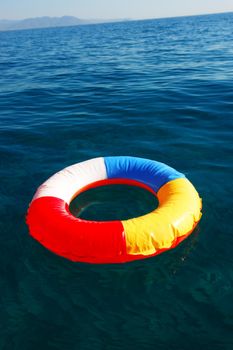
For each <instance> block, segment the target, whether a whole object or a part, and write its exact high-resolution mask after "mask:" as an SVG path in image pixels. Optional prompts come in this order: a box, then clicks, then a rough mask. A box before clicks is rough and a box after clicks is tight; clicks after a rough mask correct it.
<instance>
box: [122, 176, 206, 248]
mask: <svg viewBox="0 0 233 350" xmlns="http://www.w3.org/2000/svg"><path fill="white" fill-rule="evenodd" d="M157 197H158V201H159V206H158V208H157V209H155V210H154V211H152V212H151V213H149V214H146V215H143V216H140V217H137V218H134V219H129V220H123V221H122V224H123V226H124V231H125V238H126V249H127V253H128V254H132V255H140V254H142V255H151V254H155V253H156V251H157V250H160V249H164V248H170V247H171V246H172V244H173V242H174V241H175V239H176V238H178V237H181V236H184V235H186V234H187V233H189V232H190V231H192V229H193V228H194V227H195V225H196V224H197V222H198V221H199V220H200V218H201V207H202V204H201V199H200V197H199V195H198V193H197V191H196V190H195V188H194V186H193V185H192V184H191V182H190V181H188V180H187V179H186V178H179V179H176V180H172V181H170V182H168V183H166V184H165V185H163V186H162V187H161V188H160V189H159V191H158V193H157Z"/></svg>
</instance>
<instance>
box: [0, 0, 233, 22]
mask: <svg viewBox="0 0 233 350" xmlns="http://www.w3.org/2000/svg"><path fill="white" fill-rule="evenodd" d="M229 11H233V0H0V18H1V19H19V18H20V19H21V18H26V17H39V16H63V15H71V16H76V17H79V18H101V19H102V18H107V19H110V18H134V19H136V18H138V19H139V18H142V19H143V18H158V17H171V16H183V15H192V14H204V13H215V12H229Z"/></svg>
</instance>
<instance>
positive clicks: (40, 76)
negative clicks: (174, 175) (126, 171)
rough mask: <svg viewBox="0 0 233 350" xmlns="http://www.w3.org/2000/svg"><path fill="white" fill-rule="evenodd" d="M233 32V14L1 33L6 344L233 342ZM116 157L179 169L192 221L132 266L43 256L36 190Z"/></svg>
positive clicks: (175, 347) (184, 348) (123, 201)
mask: <svg viewBox="0 0 233 350" xmlns="http://www.w3.org/2000/svg"><path fill="white" fill-rule="evenodd" d="M232 38H233V14H221V15H211V16H199V17H186V18H185V17H184V18H173V19H161V20H147V21H135V22H125V23H113V24H99V25H87V26H77V27H70V28H55V29H38V30H25V31H14V32H1V33H0V72H1V74H0V179H1V185H0V234H1V245H0V250H1V253H0V290H1V292H0V310H1V311H0V349H1V350H18V349H20V350H21V349H22V350H31V349H35V350H37V349H44V350H55V349H57V350H58V349H59V350H61V349H62V350H68V349H69V350H76V349H77V350H87V349H88V350H89V349H95V350H99V349H101V350H102V349H103V350H104V349H108V350H110V349H111V350H117V349H123V350H130V349H134V350H135V349H139V350H151V349H158V350H162V349H163V350H165V349H166V350H167V349H169V350H188V349H192V350H199V349H205V350H230V349H232V348H233V332H232V331H233V303H232V300H233V298H232V297H233V285H232V283H233V269H232V267H233V240H232V218H233V211H232V170H233V169H232V168H233V142H232V141H233V140H232V127H233V119H232V117H233V45H232ZM110 155H131V156H139V157H144V158H149V159H155V160H158V161H162V162H164V163H167V164H169V165H170V166H172V167H174V168H176V169H177V170H179V171H181V172H183V173H185V174H186V176H187V177H188V178H189V179H190V180H191V181H192V182H193V184H194V185H195V187H196V188H197V190H198V191H199V193H200V195H201V197H202V198H203V218H202V220H201V222H200V224H199V226H198V227H197V229H196V230H195V232H194V233H193V234H192V235H191V236H190V237H189V238H188V239H187V240H185V241H184V242H183V243H182V244H181V245H179V246H178V247H177V248H176V249H174V250H171V251H169V252H167V253H164V254H162V255H159V256H156V257H154V258H151V259H147V260H143V261H137V262H133V263H129V264H123V265H88V264H81V263H72V262H70V261H68V260H65V259H63V258H61V257H58V256H56V255H54V254H52V253H50V252H49V251H47V250H46V249H45V248H43V247H42V246H40V245H39V244H38V243H37V242H36V241H34V240H33V239H32V238H31V237H30V236H29V235H28V229H27V226H26V224H25V213H26V211H27V207H28V205H29V202H30V200H31V198H32V196H33V194H34V192H35V190H36V188H37V187H38V186H39V185H40V184H41V183H42V182H43V181H45V180H46V179H47V178H48V177H49V176H51V175H52V174H53V173H55V172H57V171H58V170H60V169H63V168H64V167H65V166H68V165H71V164H73V163H76V162H80V161H83V160H86V159H89V158H93V157H98V156H110ZM135 191H136V190H135ZM87 197H88V198H86V200H87V199H88V201H89V202H88V203H90V202H91V203H92V202H93V203H92V204H93V205H92V209H94V214H93V211H92V214H90V213H89V214H90V215H97V216H102V217H105V218H106V217H108V215H113V214H114V215H115V216H116V218H119V216H121V215H123V214H124V215H125V214H127V215H128V216H134V215H135V213H136V211H137V215H138V211H139V212H140V211H142V212H143V211H146V210H147V209H149V207H150V205H152V203H151V198H149V197H148V196H147V194H145V193H141V192H137V193H136V192H134V191H132V189H131V190H130V189H128V190H124V189H122V188H121V189H118V191H116V189H112V192H111V190H110V191H109V189H108V192H106V191H105V190H104V189H99V190H97V191H96V192H93V193H92V194H91V193H89V194H87ZM84 202H85V200H84ZM103 203H105V204H106V203H108V204H107V205H104V204H103ZM76 205H78V204H76ZM110 208H112V211H111V209H110ZM76 209H77V208H76ZM84 209H85V208H84ZM87 209H88V208H87ZM88 210H90V208H89V209H88ZM109 210H110V213H109Z"/></svg>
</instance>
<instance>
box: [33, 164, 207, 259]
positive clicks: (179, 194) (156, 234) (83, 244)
mask: <svg viewBox="0 0 233 350" xmlns="http://www.w3.org/2000/svg"><path fill="white" fill-rule="evenodd" d="M106 184H130V185H134V186H139V187H143V188H145V189H147V190H149V191H151V192H152V193H153V194H154V195H156V196H157V198H158V201H159V206H158V208H156V209H155V210H153V211H152V212H151V213H148V214H146V215H143V216H140V217H136V218H132V219H129V220H122V221H102V222H101V221H100V222H97V221H86V220H81V219H79V218H76V217H74V216H73V215H72V214H71V213H70V211H69V204H70V202H71V201H72V199H73V198H74V197H75V196H77V195H78V194H79V193H81V192H83V191H85V190H87V189H89V188H93V187H97V186H101V185H106ZM200 218H201V199H200V198H199V195H198V193H197V192H196V190H195V188H194V187H193V185H192V184H191V183H190V182H189V181H188V180H187V179H186V177H185V175H183V174H182V173H180V172H178V171H176V170H175V169H173V168H171V167H169V166H167V165H165V164H163V163H160V162H156V161H153V160H148V159H143V158H134V157H105V158H95V159H91V160H87V161H85V162H82V163H77V164H75V165H72V166H69V167H67V168H65V169H64V170H62V171H60V172H58V173H56V174H55V175H53V176H52V177H50V178H49V179H48V180H47V181H46V182H45V183H43V184H42V185H41V186H40V187H39V188H38V190H37V192H36V194H35V195H34V197H33V199H32V202H31V204H30V206H29V209H28V214H27V224H28V226H29V231H30V234H31V235H32V236H33V237H34V238H35V239H36V240H38V241H39V242H40V243H41V244H42V245H43V246H45V247H46V248H48V249H49V250H51V251H52V252H54V253H56V254H58V255H60V256H63V257H65V258H68V259H70V260H72V261H81V262H89V263H120V262H127V261H132V260H137V259H142V258H147V257H151V256H154V255H156V254H159V253H162V252H163V251H165V250H168V249H171V248H174V247H175V246H177V245H178V244H179V243H180V242H181V241H182V240H183V239H184V238H186V237H187V236H188V235H189V234H190V233H191V232H192V231H193V229H194V228H195V226H196V225H197V223H198V222H199V220H200Z"/></svg>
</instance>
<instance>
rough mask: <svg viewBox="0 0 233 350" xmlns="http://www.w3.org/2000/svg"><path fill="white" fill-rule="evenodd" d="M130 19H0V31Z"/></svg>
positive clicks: (65, 17) (71, 17)
mask: <svg viewBox="0 0 233 350" xmlns="http://www.w3.org/2000/svg"><path fill="white" fill-rule="evenodd" d="M127 20H128V19H118V20H110V19H109V20H107V19H106V20H100V19H93V20H92V19H88V20H86V19H80V18H77V17H73V16H63V17H47V16H46V17H36V18H25V19H22V20H6V19H2V20H1V19H0V31H6V30H20V29H33V28H52V27H69V26H77V25H84V24H94V23H106V22H120V21H127Z"/></svg>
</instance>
